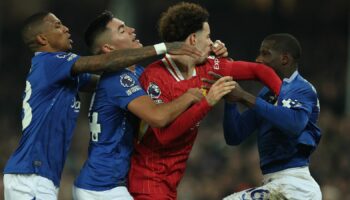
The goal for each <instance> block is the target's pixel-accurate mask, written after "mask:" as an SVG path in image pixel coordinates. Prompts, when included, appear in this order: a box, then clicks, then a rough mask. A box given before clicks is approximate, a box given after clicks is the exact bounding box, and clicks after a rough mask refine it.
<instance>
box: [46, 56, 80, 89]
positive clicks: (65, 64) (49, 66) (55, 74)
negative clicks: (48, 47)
mask: <svg viewBox="0 0 350 200" xmlns="http://www.w3.org/2000/svg"><path fill="white" fill-rule="evenodd" d="M78 58H79V56H78V55H76V54H74V53H64V52H62V53H50V54H47V55H46V56H45V59H44V62H45V64H44V70H45V75H46V81H47V82H49V83H55V82H59V81H64V80H67V79H73V77H72V76H71V69H72V67H73V65H74V63H75V62H76V61H77V59H78Z"/></svg>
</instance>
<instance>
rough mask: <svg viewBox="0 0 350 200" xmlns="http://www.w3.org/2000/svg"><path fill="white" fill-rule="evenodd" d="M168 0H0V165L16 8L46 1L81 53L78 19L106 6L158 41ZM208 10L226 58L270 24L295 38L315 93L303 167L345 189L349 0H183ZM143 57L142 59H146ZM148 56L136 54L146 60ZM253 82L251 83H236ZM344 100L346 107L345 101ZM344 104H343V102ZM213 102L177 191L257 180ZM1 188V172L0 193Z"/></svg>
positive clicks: (17, 81)
mask: <svg viewBox="0 0 350 200" xmlns="http://www.w3.org/2000/svg"><path fill="white" fill-rule="evenodd" d="M176 2H178V1H175V0H173V1H170V0H114V1H112V0H109V1H107V0H100V1H96V0H84V1H82V0H76V1H70V0H51V1H49V0H28V1H23V0H2V1H0V38H1V40H0V71H1V73H0V127H1V131H0V170H1V172H2V171H3V168H4V165H5V163H6V161H7V159H8V158H9V156H10V154H11V153H12V152H13V151H14V149H15V147H16V146H17V143H18V141H19V138H20V130H21V120H20V112H21V104H22V103H21V96H22V91H23V89H24V85H25V84H24V83H25V77H26V74H27V71H28V70H29V67H30V58H31V53H30V52H29V50H28V49H27V48H25V47H24V45H23V43H22V41H21V39H20V26H21V22H22V21H23V19H24V18H26V17H28V16H29V15H31V14H32V13H34V12H37V11H41V10H49V11H52V12H53V13H55V14H56V15H57V16H58V17H59V18H60V19H61V20H62V21H63V23H64V24H65V25H66V26H68V27H69V28H70V32H71V34H72V38H73V40H74V45H73V46H74V49H73V52H75V53H78V54H81V55H86V54H87V51H86V46H85V45H84V41H83V37H82V36H83V32H84V30H85V28H86V26H87V24H88V22H89V21H90V20H91V19H93V18H94V17H95V16H96V15H97V14H99V13H100V12H101V11H103V10H105V9H108V10H111V11H113V13H115V14H116V16H117V17H119V18H121V19H122V20H124V21H125V22H126V23H127V24H128V25H130V26H132V27H135V28H136V33H137V37H138V38H139V39H140V40H141V41H142V42H143V44H145V45H147V44H153V43H157V42H159V41H160V39H159V37H158V34H157V29H156V24H157V21H158V18H159V16H160V13H161V12H162V11H164V10H165V9H166V8H167V7H168V6H170V5H173V4H175V3H176ZM192 2H197V3H200V4H201V5H203V6H204V7H206V8H207V9H208V11H209V12H210V21H209V22H210V25H211V30H212V39H213V40H215V39H220V40H222V41H223V42H225V43H226V46H227V47H228V50H229V54H230V56H231V57H232V58H234V59H236V60H250V61H254V58H255V56H256V54H257V50H258V48H259V45H260V42H261V40H262V39H263V38H264V37H265V36H266V35H267V34H270V33H276V32H289V33H291V34H293V35H295V36H296V37H297V38H298V39H299V40H300V42H301V44H302V47H303V56H302V60H301V67H300V69H299V71H300V72H301V73H302V74H303V75H304V77H305V78H307V79H308V80H309V81H310V82H311V83H313V84H314V86H315V87H316V88H317V90H318V93H319V98H320V102H321V116H320V118H319V125H320V127H321V128H322V134H323V137H322V140H321V144H320V145H319V147H318V149H317V150H316V152H315V153H314V154H313V156H312V158H311V166H310V168H311V173H312V175H313V176H314V177H315V179H316V180H317V181H318V183H319V184H320V185H321V187H322V191H323V195H324V200H338V199H342V200H346V199H350V156H349V153H350V133H349V130H350V118H349V115H348V114H349V113H350V112H349V106H348V105H349V104H348V103H347V100H348V101H349V98H347V93H348V92H349V91H350V90H349V88H347V87H346V86H347V85H349V84H350V82H347V73H349V72H348V71H349V70H347V68H348V67H347V66H350V64H349V61H348V59H349V58H348V54H349V51H348V43H349V39H348V37H349V9H350V1H349V0H332V1H328V0H308V1H305V0H220V1H213V0H202V1H192ZM149 62H151V60H150V61H149ZM149 62H145V63H144V64H147V63H149ZM243 87H245V88H248V89H249V90H250V91H252V92H255V93H256V92H257V91H258V90H259V88H260V87H261V85H260V84H259V83H256V82H254V83H247V82H244V83H243ZM89 98H90V96H89V95H83V100H82V104H83V108H82V112H81V115H80V119H79V122H78V126H77V128H76V130H75V136H74V139H73V142H72V147H71V150H70V153H69V155H68V159H67V162H66V165H65V170H64V174H63V179H62V182H61V188H60V194H59V199H62V200H69V199H71V186H72V182H73V180H74V178H75V176H76V175H77V173H78V172H79V169H80V167H81V165H82V164H83V162H84V160H85V158H86V155H87V144H88V138H89V131H88V121H87V117H86V116H87V110H88V105H89V100H90V99H89ZM347 108H348V109H347ZM347 110H348V111H347ZM222 111H223V105H222V103H221V105H219V106H217V107H216V108H215V109H214V110H213V111H211V113H210V114H209V116H208V117H206V119H205V120H204V121H203V122H202V126H201V129H200V132H199V135H198V138H197V141H196V143H195V146H194V149H193V151H192V153H191V157H190V159H189V161H188V167H187V170H186V174H185V177H184V179H183V180H182V182H181V184H180V186H179V199H180V200H212V199H220V198H221V197H223V196H224V195H226V194H229V193H232V192H233V191H235V190H239V189H243V188H245V187H250V186H256V185H259V184H260V180H261V173H260V170H259V167H258V166H259V165H258V163H259V159H258V155H257V149H256V141H255V140H256V137H255V136H253V137H250V139H249V140H248V141H246V142H244V143H243V144H242V145H240V146H239V147H230V146H227V145H226V144H225V142H224V138H223V134H222V125H221V121H222ZM2 198H3V183H2V175H1V177H0V199H2Z"/></svg>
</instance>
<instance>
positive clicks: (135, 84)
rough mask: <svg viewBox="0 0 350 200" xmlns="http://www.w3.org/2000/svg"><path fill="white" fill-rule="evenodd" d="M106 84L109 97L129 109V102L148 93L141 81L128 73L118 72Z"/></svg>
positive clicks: (123, 107)
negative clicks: (142, 86)
mask: <svg viewBox="0 0 350 200" xmlns="http://www.w3.org/2000/svg"><path fill="white" fill-rule="evenodd" d="M106 84H108V87H105V88H106V89H107V90H108V92H107V94H109V96H108V97H109V99H110V100H111V101H112V102H113V103H115V104H117V105H118V106H119V107H121V108H122V109H124V110H127V106H128V104H129V103H130V102H131V101H132V100H134V99H135V98H137V97H139V96H144V95H147V94H146V92H145V91H144V90H143V89H142V88H141V85H140V82H139V81H138V80H137V79H136V78H135V77H133V76H131V75H129V74H128V73H118V74H117V75H116V76H114V77H113V78H111V79H109V82H108V83H106Z"/></svg>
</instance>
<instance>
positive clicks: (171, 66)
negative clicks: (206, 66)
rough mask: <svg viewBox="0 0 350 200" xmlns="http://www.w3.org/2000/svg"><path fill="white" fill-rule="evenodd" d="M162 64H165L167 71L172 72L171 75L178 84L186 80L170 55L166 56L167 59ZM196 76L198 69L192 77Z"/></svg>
mask: <svg viewBox="0 0 350 200" xmlns="http://www.w3.org/2000/svg"><path fill="white" fill-rule="evenodd" d="M162 62H163V63H164V65H165V67H166V68H167V70H168V71H169V72H170V74H171V75H172V76H173V77H174V78H175V80H176V81H177V82H179V81H183V80H185V78H184V77H183V75H182V74H181V72H180V70H179V68H178V67H177V65H176V64H175V62H174V60H173V59H172V58H171V56H170V55H169V54H165V57H164V58H163V59H162ZM196 75H197V72H196V69H194V70H193V74H192V76H196Z"/></svg>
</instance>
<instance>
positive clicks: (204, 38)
mask: <svg viewBox="0 0 350 200" xmlns="http://www.w3.org/2000/svg"><path fill="white" fill-rule="evenodd" d="M212 45H213V41H211V39H210V27H209V24H208V22H204V23H203V29H202V30H200V31H197V32H196V33H195V47H197V48H198V49H199V50H201V51H202V52H204V55H203V56H202V57H201V58H200V59H199V60H198V62H196V63H197V64H200V63H203V62H205V60H206V59H207V58H208V56H209V54H210V51H211V46H212Z"/></svg>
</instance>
